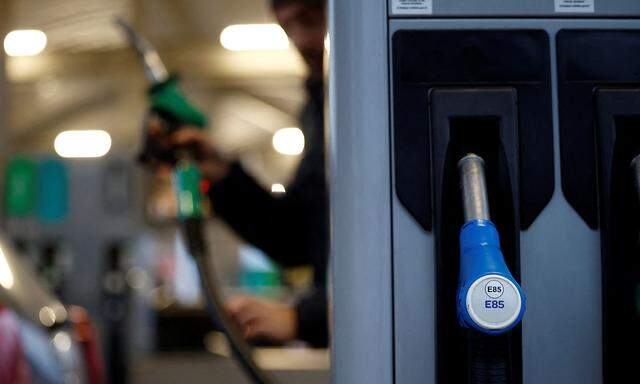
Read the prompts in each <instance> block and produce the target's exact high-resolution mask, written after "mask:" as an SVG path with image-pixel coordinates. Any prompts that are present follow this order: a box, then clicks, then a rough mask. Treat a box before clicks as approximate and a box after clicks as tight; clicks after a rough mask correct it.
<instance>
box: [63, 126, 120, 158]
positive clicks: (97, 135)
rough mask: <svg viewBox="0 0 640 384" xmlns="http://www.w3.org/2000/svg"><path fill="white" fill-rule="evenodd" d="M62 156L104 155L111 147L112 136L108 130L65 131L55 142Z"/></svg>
mask: <svg viewBox="0 0 640 384" xmlns="http://www.w3.org/2000/svg"><path fill="white" fill-rule="evenodd" d="M53 147H54V148H55V150H56V153H57V154H58V155H60V156H61V157H76V158H80V157H102V156H104V155H106V154H107V153H108V152H109V149H111V136H109V133H107V132H106V131H100V130H95V131H64V132H60V133H59V134H58V136H56V139H55V141H54V142H53Z"/></svg>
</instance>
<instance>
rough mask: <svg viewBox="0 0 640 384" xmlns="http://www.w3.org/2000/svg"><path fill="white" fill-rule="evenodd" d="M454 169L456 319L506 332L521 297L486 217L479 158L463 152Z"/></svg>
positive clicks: (515, 320)
mask: <svg viewBox="0 0 640 384" xmlns="http://www.w3.org/2000/svg"><path fill="white" fill-rule="evenodd" d="M459 168H460V175H461V179H462V194H463V202H464V212H465V221H466V223H465V225H464V226H463V227H462V230H461V231H460V280H459V282H458V295H457V308H458V321H459V322H460V325H462V326H463V327H467V328H473V329H476V330H478V331H480V332H483V333H486V334H501V333H505V332H507V331H509V330H510V329H512V328H513V327H515V326H516V325H518V324H519V323H520V321H521V320H522V316H523V315H524V311H525V304H526V299H525V295H524V293H523V292H522V288H521V287H520V285H519V284H518V282H517V281H516V280H515V279H514V278H513V275H511V272H510V271H509V268H507V265H506V263H505V261H504V256H503V255H502V251H501V250H500V236H499V235H498V231H497V229H496V227H495V225H494V224H493V223H492V222H491V220H490V218H489V208H488V207H489V204H488V199H487V191H486V184H485V178H484V162H483V160H482V158H480V157H479V156H476V155H473V154H471V155H467V156H465V157H464V158H463V159H462V160H460V163H459Z"/></svg>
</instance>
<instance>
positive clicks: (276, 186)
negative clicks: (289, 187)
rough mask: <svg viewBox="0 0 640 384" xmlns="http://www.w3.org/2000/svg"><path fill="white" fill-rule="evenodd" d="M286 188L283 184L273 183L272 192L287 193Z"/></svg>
mask: <svg viewBox="0 0 640 384" xmlns="http://www.w3.org/2000/svg"><path fill="white" fill-rule="evenodd" d="M285 192H286V189H285V188H284V185H282V184H273V185H271V193H285Z"/></svg>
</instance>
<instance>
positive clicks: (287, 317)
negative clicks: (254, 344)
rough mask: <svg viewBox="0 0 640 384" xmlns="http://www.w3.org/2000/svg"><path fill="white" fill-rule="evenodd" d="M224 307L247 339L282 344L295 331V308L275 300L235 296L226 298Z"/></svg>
mask: <svg viewBox="0 0 640 384" xmlns="http://www.w3.org/2000/svg"><path fill="white" fill-rule="evenodd" d="M225 307H226V310H227V313H228V314H229V316H231V318H232V319H233V320H235V322H236V323H237V324H238V326H239V327H240V329H241V330H242V332H243V334H244V336H245V338H247V339H249V340H256V339H258V340H265V341H270V342H274V343H285V342H288V341H291V340H294V339H295V338H296V335H297V333H298V317H297V314H296V311H295V309H294V308H291V307H289V306H286V305H283V304H280V303H278V302H276V301H272V300H265V299H257V298H254V297H251V296H245V295H236V296H233V297H231V298H230V299H229V300H227V302H226V304H225Z"/></svg>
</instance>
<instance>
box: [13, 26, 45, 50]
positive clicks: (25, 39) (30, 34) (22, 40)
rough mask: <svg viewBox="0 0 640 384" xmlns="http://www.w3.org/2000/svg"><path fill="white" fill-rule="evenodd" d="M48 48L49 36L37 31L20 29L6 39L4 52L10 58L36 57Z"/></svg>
mask: <svg viewBox="0 0 640 384" xmlns="http://www.w3.org/2000/svg"><path fill="white" fill-rule="evenodd" d="M46 46H47V35H46V34H45V33H44V32H42V31H39V30H37V29H18V30H15V31H11V32H9V33H7V36H5V38H4V51H5V52H6V53H7V55H9V56H35V55H37V54H39V53H40V52H42V51H44V49H45V47H46Z"/></svg>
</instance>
